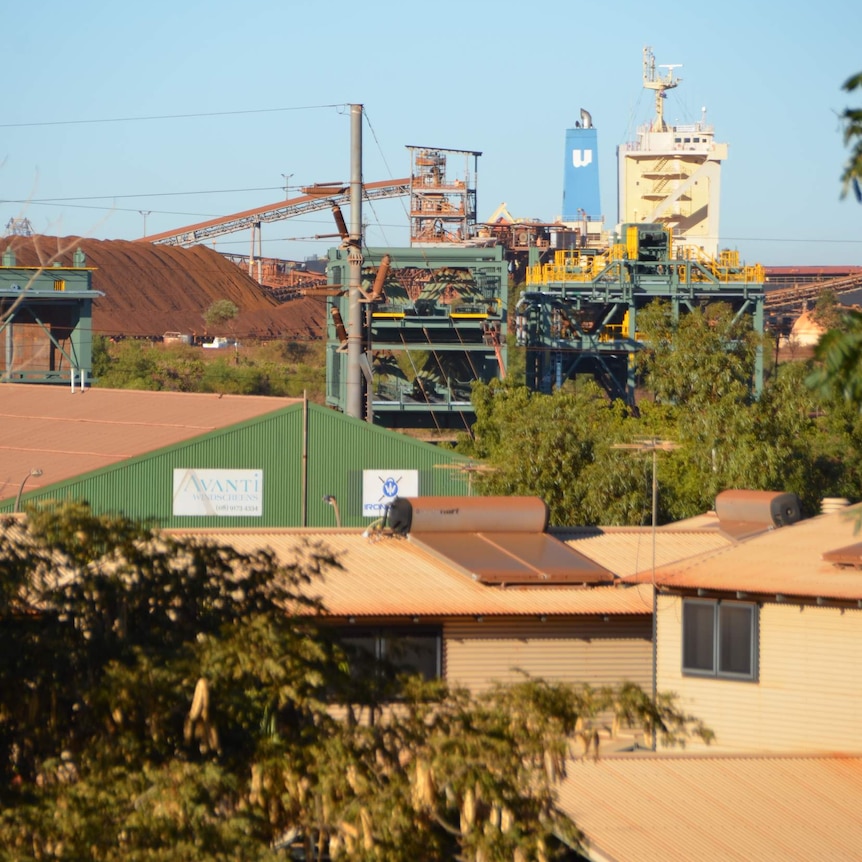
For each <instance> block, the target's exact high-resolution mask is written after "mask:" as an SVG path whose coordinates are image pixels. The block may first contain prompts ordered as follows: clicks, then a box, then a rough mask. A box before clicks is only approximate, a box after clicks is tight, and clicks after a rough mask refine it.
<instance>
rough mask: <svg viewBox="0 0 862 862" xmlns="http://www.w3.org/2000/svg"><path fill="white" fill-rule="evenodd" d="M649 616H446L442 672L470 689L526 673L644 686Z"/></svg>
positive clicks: (648, 668) (649, 658)
mask: <svg viewBox="0 0 862 862" xmlns="http://www.w3.org/2000/svg"><path fill="white" fill-rule="evenodd" d="M651 635H652V623H651V620H650V618H649V617H645V616H640V615H638V616H627V617H608V619H607V620H605V619H604V618H603V617H580V618H568V619H555V618H553V617H549V618H548V619H547V620H546V621H545V622H542V621H541V620H540V619H537V618H535V617H531V618H529V619H515V620H512V619H505V620H498V619H488V618H485V619H484V620H483V621H481V622H479V621H476V620H473V619H470V620H447V621H445V622H444V623H443V668H444V670H443V672H444V676H445V677H446V679H447V681H449V682H450V683H452V684H460V685H464V686H466V687H467V688H469V689H470V690H471V691H474V692H478V691H482V690H483V689H487V688H488V687H489V686H490V685H491V684H492V682H493V681H500V682H514V681H518V680H522V679H523V674H521V673H519V670H520V671H524V672H526V673H528V674H530V675H531V676H535V677H544V678H547V679H553V680H562V681H566V682H571V683H579V682H586V683H589V684H590V685H594V686H599V685H611V684H615V683H619V682H622V681H623V680H629V681H631V682H635V683H637V684H638V685H641V686H643V687H644V688H645V689H646V690H647V691H648V690H649V686H650V680H651V678H652V648H651V646H650V640H651Z"/></svg>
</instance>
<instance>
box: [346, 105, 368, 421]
mask: <svg viewBox="0 0 862 862" xmlns="http://www.w3.org/2000/svg"><path fill="white" fill-rule="evenodd" d="M347 261H348V281H347V309H348V317H347V399H346V408H347V410H346V412H347V415H348V416H354V417H356V418H357V419H364V418H365V416H364V410H363V407H362V403H363V399H362V364H361V360H362V350H363V348H364V344H363V340H364V339H363V337H362V329H363V327H362V306H361V305H360V302H359V292H360V288H361V286H362V105H351V106H350V228H349V232H348V239H347Z"/></svg>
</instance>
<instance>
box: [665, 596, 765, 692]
mask: <svg viewBox="0 0 862 862" xmlns="http://www.w3.org/2000/svg"><path fill="white" fill-rule="evenodd" d="M757 634H758V633H757V605H753V604H746V603H744V602H721V601H706V600H701V599H686V600H685V601H683V605H682V672H683V673H684V674H690V675H692V676H716V677H722V678H725V679H742V680H756V679H757Z"/></svg>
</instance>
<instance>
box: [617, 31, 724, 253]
mask: <svg viewBox="0 0 862 862" xmlns="http://www.w3.org/2000/svg"><path fill="white" fill-rule="evenodd" d="M676 68H678V66H677V65H665V66H659V67H658V69H665V70H667V71H665V72H660V71H657V68H656V63H655V57H654V55H653V52H652V49H651V48H650V47H645V48H644V50H643V85H644V88H645V89H647V90H651V91H653V92H654V93H655V116H654V118H653V119H652V121H651V122H649V123H647V124H645V125H643V126H641V127H640V128H638V130H637V138H636V140H634V141H632V142H629V143H626V144H624V145H622V146H621V147H619V148H618V150H617V162H618V170H619V182H618V189H619V202H618V203H619V215H618V221H619V223H621V224H626V223H628V224H631V223H636V222H650V223H658V224H662V225H664V226H665V227H667V228H669V229H671V230H672V231H673V238H674V242H675V243H677V244H678V245H680V246H686V245H690V246H696V247H697V248H699V249H702V250H703V251H704V252H706V254H708V255H710V256H712V257H716V256H717V255H718V249H719V213H720V192H721V163H722V162H723V161H724V159H726V158H727V144H722V143H717V142H716V140H715V129H714V128H713V127H712V126H711V125H709V124H707V122H706V109H705V108H704V109H702V110H701V118H700V120H699V121H697V122H694V123H688V124H679V123H676V124H670V125H669V124H668V123H667V121H666V120H665V116H664V102H665V98H666V93H667V91H668V90H672V89H674V88H675V87H677V86H678V85H679V83H680V82H681V80H682V79H681V78H679V77H678V76H677V75H676V74H675V73H674V69H676Z"/></svg>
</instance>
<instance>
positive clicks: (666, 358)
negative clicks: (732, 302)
mask: <svg viewBox="0 0 862 862" xmlns="http://www.w3.org/2000/svg"><path fill="white" fill-rule="evenodd" d="M638 333H639V337H640V338H641V340H642V342H643V345H644V349H643V350H641V351H639V352H638V353H637V354H635V362H636V364H637V367H638V369H639V370H640V371H641V373H642V374H643V375H644V378H645V383H646V385H647V387H648V388H649V390H650V391H651V392H652V394H653V395H654V397H655V398H656V400H658V401H660V402H662V403H665V404H683V405H685V406H686V407H688V408H692V409H697V408H703V407H706V406H708V405H715V404H719V403H722V404H725V405H727V406H732V405H736V404H745V403H748V402H749V401H750V400H751V397H752V396H751V393H752V381H753V376H754V364H755V358H756V355H757V352H758V349H760V348H762V343H761V340H760V338H759V336H758V335H757V334H756V333H755V332H754V331H753V329H752V327H751V321H750V318H748V317H747V316H740V317H736V316H735V315H734V313H733V310H732V309H731V308H730V306H728V305H726V304H725V303H714V304H712V305H708V306H706V307H704V308H695V309H694V310H693V311H690V312H689V313H687V314H683V315H681V316H680V317H679V318H678V319H674V316H673V312H672V307H671V305H670V303H667V302H661V301H658V300H657V301H655V302H653V303H651V304H650V305H649V306H648V307H647V308H645V309H644V310H643V311H642V312H641V313H640V314H639V315H638Z"/></svg>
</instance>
